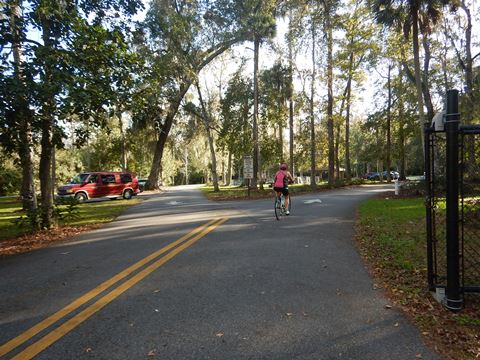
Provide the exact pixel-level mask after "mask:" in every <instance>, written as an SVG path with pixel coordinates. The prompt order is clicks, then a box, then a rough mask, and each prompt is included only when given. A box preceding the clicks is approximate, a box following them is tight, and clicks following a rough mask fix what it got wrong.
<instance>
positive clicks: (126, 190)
mask: <svg viewBox="0 0 480 360" xmlns="http://www.w3.org/2000/svg"><path fill="white" fill-rule="evenodd" d="M139 192H140V190H139V187H138V179H137V176H136V175H135V174H133V173H129V172H113V171H108V172H107V171H105V172H104V171H101V172H88V173H82V174H79V175H77V176H75V177H74V178H73V179H71V180H70V181H69V182H68V183H67V184H66V185H64V186H61V187H59V188H58V196H60V197H67V196H68V197H74V198H75V199H77V200H78V201H80V202H83V201H85V200H88V199H92V198H98V197H112V198H117V197H119V196H122V197H123V198H124V199H131V198H132V196H134V195H137V194H138V193H139Z"/></svg>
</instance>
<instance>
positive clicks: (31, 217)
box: [14, 207, 42, 232]
mask: <svg viewBox="0 0 480 360" xmlns="http://www.w3.org/2000/svg"><path fill="white" fill-rule="evenodd" d="M14 224H15V225H16V226H17V227H18V228H19V229H22V230H23V231H25V232H28V231H35V230H40V229H41V227H42V226H41V225H42V208H41V207H38V208H36V209H29V210H27V211H26V212H25V214H24V215H22V216H20V217H18V218H16V219H15V220H14Z"/></svg>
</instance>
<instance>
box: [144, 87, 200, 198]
mask: <svg viewBox="0 0 480 360" xmlns="http://www.w3.org/2000/svg"><path fill="white" fill-rule="evenodd" d="M191 84H192V82H191V81H185V82H184V83H183V84H182V85H181V86H180V89H179V91H178V93H177V96H176V97H175V99H174V100H173V101H171V102H170V105H169V107H168V111H167V115H166V116H165V121H164V122H163V124H162V126H161V128H160V131H159V132H160V134H159V135H158V140H157V143H156V145H155V153H154V155H153V161H152V167H151V169H150V174H149V175H148V181H147V184H146V188H147V189H148V190H158V189H159V188H160V186H161V185H162V184H161V175H162V157H163V150H164V148H165V144H166V142H167V138H168V134H169V133H170V129H171V127H172V124H173V119H174V118H175V115H176V114H177V112H178V108H179V106H180V103H181V102H182V99H183V97H184V96H185V94H186V93H187V91H188V89H189V87H190V85H191Z"/></svg>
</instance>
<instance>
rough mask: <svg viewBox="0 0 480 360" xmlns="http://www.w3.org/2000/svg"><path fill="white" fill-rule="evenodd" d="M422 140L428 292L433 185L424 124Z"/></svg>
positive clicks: (430, 283) (429, 135) (428, 134)
mask: <svg viewBox="0 0 480 360" xmlns="http://www.w3.org/2000/svg"><path fill="white" fill-rule="evenodd" d="M423 138H424V146H425V151H424V154H425V187H426V191H427V193H426V198H425V209H426V226H427V278H428V289H429V290H430V291H435V284H434V272H433V229H432V226H433V224H432V201H433V196H434V194H433V188H432V187H433V183H432V167H431V152H432V150H433V149H432V147H431V138H432V127H431V126H430V124H428V123H425V125H424V129H423Z"/></svg>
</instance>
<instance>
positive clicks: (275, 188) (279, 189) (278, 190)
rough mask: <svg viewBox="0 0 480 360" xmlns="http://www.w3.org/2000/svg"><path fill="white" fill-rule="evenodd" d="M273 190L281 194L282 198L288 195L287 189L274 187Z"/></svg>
mask: <svg viewBox="0 0 480 360" xmlns="http://www.w3.org/2000/svg"><path fill="white" fill-rule="evenodd" d="M273 190H275V191H276V192H281V193H282V194H283V196H287V195H288V187H274V188H273Z"/></svg>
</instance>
